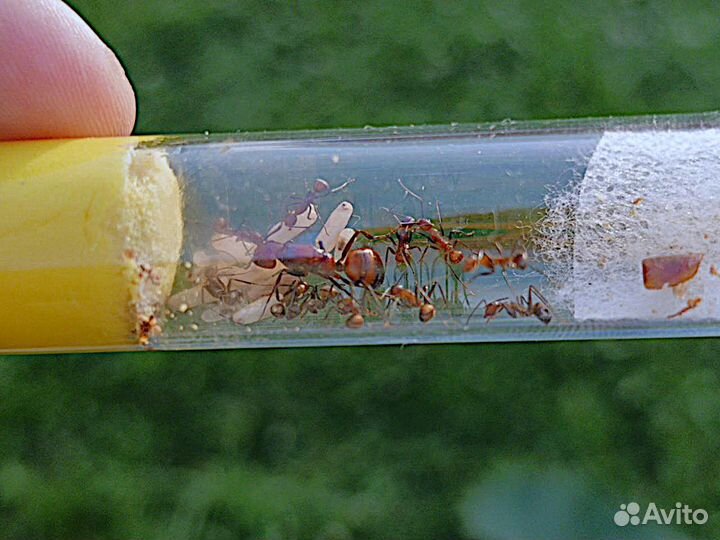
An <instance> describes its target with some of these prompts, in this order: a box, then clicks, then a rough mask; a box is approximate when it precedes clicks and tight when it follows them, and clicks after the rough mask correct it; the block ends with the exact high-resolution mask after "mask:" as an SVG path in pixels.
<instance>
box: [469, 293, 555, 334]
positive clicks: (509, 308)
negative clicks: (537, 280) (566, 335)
mask: <svg viewBox="0 0 720 540" xmlns="http://www.w3.org/2000/svg"><path fill="white" fill-rule="evenodd" d="M533 293H534V294H535V296H536V297H537V298H538V301H537V302H536V301H534V299H533ZM482 305H484V306H485V312H484V313H483V318H484V319H485V320H486V321H487V322H490V321H491V320H492V319H494V318H495V317H497V316H498V315H500V313H502V312H503V311H505V313H507V314H508V315H509V316H510V317H512V318H513V319H516V318H518V317H536V318H537V319H538V320H539V321H540V322H542V323H544V324H549V323H550V321H551V320H552V312H551V311H550V308H549V304H548V301H547V300H545V297H543V295H542V294H540V291H538V290H537V288H536V287H535V286H534V285H530V286H529V287H528V294H527V297H525V296H518V297H517V298H516V299H515V300H514V301H511V300H510V299H509V298H500V299H499V300H493V301H492V302H486V301H485V300H481V301H480V302H478V304H477V305H476V306H475V308H473V310H472V311H471V312H470V315H468V318H467V321H466V323H465V324H469V323H470V319H471V318H472V317H473V315H474V314H475V312H476V311H477V310H478V309H480V306H482Z"/></svg>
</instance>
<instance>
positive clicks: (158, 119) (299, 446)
mask: <svg viewBox="0 0 720 540" xmlns="http://www.w3.org/2000/svg"><path fill="white" fill-rule="evenodd" d="M71 4H72V5H73V6H74V7H75V8H76V9H77V10H78V11H79V12H80V13H81V14H82V15H83V17H85V18H86V20H88V21H89V22H90V23H91V25H92V26H93V27H94V28H95V29H96V30H97V31H98V32H99V33H100V34H101V35H102V36H103V37H104V38H105V39H106V40H107V41H108V42H109V43H110V45H111V46H112V47H113V49H114V50H115V51H116V52H117V53H118V55H119V56H120V57H121V59H122V61H123V63H124V65H125V66H126V69H127V71H128V73H129V75H130V78H131V79H132V81H133V84H134V86H135V88H136V91H137V94H138V102H139V118H138V124H137V131H138V132H139V133H160V132H162V133H173V132H199V131H203V130H210V131H232V130H236V129H243V130H258V129H291V128H315V127H340V126H343V127H344V126H363V125H366V124H372V125H387V124H409V123H415V124H420V123H449V122H454V121H457V122H476V121H484V120H500V119H503V118H508V117H512V118H515V119H529V118H551V117H571V116H572V117H579V116H588V115H609V114H637V113H650V112H654V113H656V112H690V111H701V110H710V109H714V108H715V107H717V105H718V103H720V84H718V83H719V82H720V23H719V21H720V18H719V17H718V15H719V8H718V6H717V4H716V3H715V2H689V3H680V2H671V1H664V2H662V1H659V2H651V1H625V2H593V3H591V2H577V1H575V2H572V1H559V0H546V1H543V2H537V1H532V0H507V1H503V2H490V1H487V2H471V1H467V2H442V1H439V0H438V1H435V2H431V1H425V2H400V1H398V2H393V1H391V0H383V1H367V2H357V1H355V2H350V1H333V2H330V1H326V2H320V1H316V2H306V1H298V0H295V1H286V2H267V1H260V0H253V1H250V0H248V1H243V2H231V1H212V0H185V1H171V0H148V1H144V2H133V3H130V2H111V1H109V0H74V1H72V2H71ZM715 343H716V342H715V341H714V340H672V341H670V340H667V341H645V342H610V341H608V342H598V343H589V342H583V343H558V344H515V345H468V346H434V347H415V346H413V347H406V348H399V347H384V348H366V347H363V348H354V349H350V348H348V349H343V348H334V349H323V350H319V349H306V350H282V351H280V350H268V351H237V352H232V351H229V352H200V353H187V354H184V353H151V354H122V355H69V356H43V357H36V358H30V357H12V358H11V357H5V358H2V359H1V360H0V396H1V397H0V520H1V521H2V526H1V527H0V537H2V538H12V539H27V538H85V539H90V538H153V539H155V538H158V539H159V538H168V539H178V540H179V539H196V538H198V539H199V538H208V539H210V538H212V539H226V538H227V539H229V538H257V539H259V538H266V539H281V538H312V539H324V540H332V539H338V540H343V539H350V538H443V539H451V538H453V539H454V538H480V539H486V540H491V539H498V540H505V539H508V540H510V539H513V540H523V539H535V540H544V539H560V540H561V539H572V538H589V539H601V538H603V539H604V538H676V539H681V538H717V537H718V536H720V460H718V458H717V456H718V449H719V447H720V390H719V385H720V369H719V367H718V363H717V361H716V358H717V353H716V350H715V349H716V346H715ZM633 500H635V501H638V502H640V503H641V505H643V506H644V505H645V504H647V503H649V502H651V501H652V502H656V503H657V504H658V505H659V506H663V507H665V508H672V507H673V505H674V503H675V502H677V501H680V502H683V503H687V504H689V505H690V506H691V507H693V508H698V507H700V508H704V509H706V510H707V511H708V512H709V514H710V521H709V523H708V524H707V525H704V526H693V527H674V528H671V527H662V528H656V529H651V528H650V527H647V526H645V527H634V528H633V527H629V528H628V527H626V528H624V529H621V528H618V527H616V526H615V525H613V523H612V516H613V514H614V512H615V511H617V510H618V509H619V505H620V504H621V503H627V502H630V501H633Z"/></svg>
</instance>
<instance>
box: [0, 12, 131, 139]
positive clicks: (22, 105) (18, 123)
mask: <svg viewBox="0 0 720 540" xmlns="http://www.w3.org/2000/svg"><path fill="white" fill-rule="evenodd" d="M135 114H136V105H135V94H134V91H133V88H132V86H131V84H130V81H129V80H128V78H127V76H126V75H125V71H124V69H123V67H122V65H121V64H120V61H119V60H118V59H117V57H116V56H115V54H114V53H113V52H112V51H111V50H110V49H109V48H108V47H107V45H105V43H103V42H102V40H100V38H99V37H98V36H97V35H96V34H95V32H94V31H93V30H92V29H91V28H90V27H89V26H88V25H87V24H86V23H85V21H84V20H83V19H82V18H81V17H80V16H79V15H77V14H76V13H75V12H74V11H72V9H70V8H69V7H68V6H67V5H66V4H64V3H63V2H61V1H60V0H4V1H2V2H0V139H5V140H11V139H38V138H64V137H98V136H123V135H129V134H130V133H131V132H132V128H133V126H134V123H135Z"/></svg>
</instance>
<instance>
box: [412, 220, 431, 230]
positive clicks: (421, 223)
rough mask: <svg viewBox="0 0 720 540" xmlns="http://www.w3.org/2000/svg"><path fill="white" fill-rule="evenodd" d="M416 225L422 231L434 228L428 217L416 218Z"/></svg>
mask: <svg viewBox="0 0 720 540" xmlns="http://www.w3.org/2000/svg"><path fill="white" fill-rule="evenodd" d="M416 223H417V224H418V227H420V230H422V231H430V230H432V229H434V228H435V226H434V225H433V224H432V222H431V221H430V220H429V219H425V218H421V219H418V220H417V222H416Z"/></svg>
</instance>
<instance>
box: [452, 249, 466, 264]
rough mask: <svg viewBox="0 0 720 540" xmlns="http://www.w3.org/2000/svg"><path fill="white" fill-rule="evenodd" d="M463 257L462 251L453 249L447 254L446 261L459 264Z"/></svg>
mask: <svg viewBox="0 0 720 540" xmlns="http://www.w3.org/2000/svg"><path fill="white" fill-rule="evenodd" d="M464 257H465V256H464V255H463V253H462V251H459V250H457V249H454V250H452V251H451V252H450V253H449V254H448V261H449V262H450V263H451V264H459V263H461V262H462V260H463V258H464Z"/></svg>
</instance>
